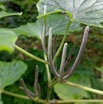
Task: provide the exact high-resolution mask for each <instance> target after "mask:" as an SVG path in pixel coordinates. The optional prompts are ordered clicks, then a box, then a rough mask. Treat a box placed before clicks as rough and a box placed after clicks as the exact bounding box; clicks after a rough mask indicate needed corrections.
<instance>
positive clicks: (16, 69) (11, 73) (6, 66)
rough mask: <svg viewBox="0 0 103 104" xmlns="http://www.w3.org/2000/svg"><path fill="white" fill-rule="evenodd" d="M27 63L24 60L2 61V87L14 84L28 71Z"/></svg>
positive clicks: (0, 64)
mask: <svg viewBox="0 0 103 104" xmlns="http://www.w3.org/2000/svg"><path fill="white" fill-rule="evenodd" d="M26 69H27V65H26V64H25V63H23V62H22V61H13V62H0V82H1V84H0V89H4V88H5V87H6V86H9V85H11V84H13V83H14V82H15V81H17V80H18V79H19V78H20V77H21V76H22V75H23V74H24V73H25V71H26Z"/></svg>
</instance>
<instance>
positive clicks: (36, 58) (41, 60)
mask: <svg viewBox="0 0 103 104" xmlns="http://www.w3.org/2000/svg"><path fill="white" fill-rule="evenodd" d="M14 47H15V48H16V49H17V50H18V51H20V52H22V53H23V54H25V55H26V56H29V57H30V58H32V59H34V60H36V61H39V62H41V63H44V64H48V62H47V61H45V60H43V59H41V58H38V57H36V56H34V55H32V54H30V53H29V52H27V51H25V50H23V49H22V48H20V47H19V46H17V45H14Z"/></svg>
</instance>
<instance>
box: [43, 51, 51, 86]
mask: <svg viewBox="0 0 103 104" xmlns="http://www.w3.org/2000/svg"><path fill="white" fill-rule="evenodd" d="M44 59H45V61H47V56H46V54H45V53H44ZM45 66H46V72H47V77H48V84H50V83H51V76H50V71H49V66H48V65H47V64H46V65H45Z"/></svg>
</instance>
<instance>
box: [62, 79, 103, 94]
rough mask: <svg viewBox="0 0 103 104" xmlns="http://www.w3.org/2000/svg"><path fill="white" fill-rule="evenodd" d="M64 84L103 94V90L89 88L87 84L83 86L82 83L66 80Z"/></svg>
mask: <svg viewBox="0 0 103 104" xmlns="http://www.w3.org/2000/svg"><path fill="white" fill-rule="evenodd" d="M64 84H67V85H69V86H73V87H76V88H80V89H83V90H86V91H89V92H93V93H96V94H100V95H103V91H100V90H96V89H93V88H89V87H85V86H82V85H78V84H75V83H72V82H68V81H64Z"/></svg>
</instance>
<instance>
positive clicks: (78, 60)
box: [64, 26, 89, 79]
mask: <svg viewBox="0 0 103 104" xmlns="http://www.w3.org/2000/svg"><path fill="white" fill-rule="evenodd" d="M88 33H89V26H86V28H85V31H84V35H83V39H82V42H81V46H80V49H79V53H78V55H77V58H76V60H75V62H74V64H73V66H72V68H71V69H70V72H69V73H68V74H67V75H66V76H64V79H67V78H69V77H70V76H71V75H72V74H73V72H74V71H75V70H76V68H77V66H78V64H79V62H80V59H81V56H82V54H83V51H84V48H85V45H86V42H87V38H88Z"/></svg>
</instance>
